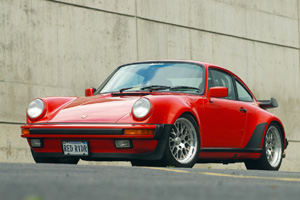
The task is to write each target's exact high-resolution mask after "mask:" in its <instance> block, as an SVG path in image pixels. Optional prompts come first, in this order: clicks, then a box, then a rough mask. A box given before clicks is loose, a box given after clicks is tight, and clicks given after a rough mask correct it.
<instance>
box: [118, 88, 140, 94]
mask: <svg viewBox="0 0 300 200" xmlns="http://www.w3.org/2000/svg"><path fill="white" fill-rule="evenodd" d="M133 88H136V87H127V88H122V89H120V90H119V92H120V93H122V92H123V91H125V90H130V89H133Z"/></svg>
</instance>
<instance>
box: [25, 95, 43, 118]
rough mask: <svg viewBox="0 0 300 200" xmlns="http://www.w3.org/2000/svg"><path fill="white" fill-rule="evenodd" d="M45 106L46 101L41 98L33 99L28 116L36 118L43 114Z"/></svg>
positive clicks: (28, 108) (28, 109)
mask: <svg viewBox="0 0 300 200" xmlns="http://www.w3.org/2000/svg"><path fill="white" fill-rule="evenodd" d="M44 108H45V103H44V102H43V100H41V99H35V100H33V101H32V102H31V103H30V104H29V105H28V107H27V115H28V117H30V118H32V119H35V118H38V117H39V116H41V114H42V113H43V111H44Z"/></svg>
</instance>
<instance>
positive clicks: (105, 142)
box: [21, 124, 172, 161]
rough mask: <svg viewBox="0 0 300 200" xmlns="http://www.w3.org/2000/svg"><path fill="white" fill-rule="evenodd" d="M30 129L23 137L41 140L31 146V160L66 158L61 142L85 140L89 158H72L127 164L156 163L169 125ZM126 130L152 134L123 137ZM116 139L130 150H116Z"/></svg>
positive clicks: (35, 126) (33, 126)
mask: <svg viewBox="0 0 300 200" xmlns="http://www.w3.org/2000/svg"><path fill="white" fill-rule="evenodd" d="M21 128H22V129H29V134H26V135H22V137H23V138H27V139H28V142H29V145H30V139H41V141H42V143H43V145H42V147H39V148H34V147H32V146H31V149H32V152H33V156H34V157H55V158H60V157H66V155H64V153H63V150H62V141H88V145H89V155H88V156H75V157H78V158H80V159H83V160H101V161H117V160H118V161H130V160H159V159H161V158H162V157H163V154H164V152H165V149H166V145H167V139H168V135H169V133H170V130H171V128H172V125H170V124H27V125H25V126H22V127H21ZM125 129H154V130H155V132H154V135H125V134H124V130H125ZM116 139H128V140H130V141H131V143H132V148H126V149H119V148H116V147H115V144H114V141H115V140H116Z"/></svg>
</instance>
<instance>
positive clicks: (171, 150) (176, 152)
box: [159, 114, 200, 168]
mask: <svg viewBox="0 0 300 200" xmlns="http://www.w3.org/2000/svg"><path fill="white" fill-rule="evenodd" d="M184 127H185V128H184ZM180 128H181V130H179V129H180ZM183 129H184V130H183ZM184 131H186V133H184ZM189 139H190V140H191V141H190V142H189V141H188V140H189ZM199 151H200V134H199V127H198V125H197V123H196V121H195V120H194V118H193V117H192V116H191V115H189V114H183V115H181V116H180V117H179V118H178V119H177V120H176V122H175V123H174V126H173V128H172V129H171V131H170V133H169V137H168V143H167V147H166V150H165V154H164V156H163V158H162V160H161V161H160V162H159V163H160V165H162V166H166V167H167V166H170V167H185V168H192V167H193V166H194V165H195V163H196V162H197V160H198V157H199ZM184 154H186V155H184Z"/></svg>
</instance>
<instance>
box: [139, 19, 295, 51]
mask: <svg viewBox="0 0 300 200" xmlns="http://www.w3.org/2000/svg"><path fill="white" fill-rule="evenodd" d="M137 18H138V19H140V20H144V21H150V22H155V23H159V24H164V25H170V26H175V27H179V28H185V29H190V30H195V31H202V32H206V33H212V34H216V35H222V36H227V37H231V38H236V39H241V40H246V41H251V42H257V43H262V44H268V45H273V46H278V47H284V48H289V49H294V50H299V49H300V48H298V47H293V46H288V45H282V44H276V43H271V42H265V41H262V40H255V39H251V38H246V37H240V36H236V35H230V34H226V33H221V32H215V31H209V30H205V29H200V28H195V27H190V26H184V25H179V24H174V23H169V22H163V21H159V20H153V19H148V18H144V17H139V16H137Z"/></svg>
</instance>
